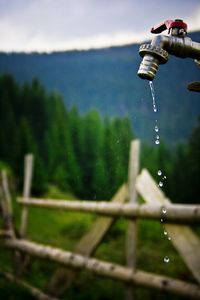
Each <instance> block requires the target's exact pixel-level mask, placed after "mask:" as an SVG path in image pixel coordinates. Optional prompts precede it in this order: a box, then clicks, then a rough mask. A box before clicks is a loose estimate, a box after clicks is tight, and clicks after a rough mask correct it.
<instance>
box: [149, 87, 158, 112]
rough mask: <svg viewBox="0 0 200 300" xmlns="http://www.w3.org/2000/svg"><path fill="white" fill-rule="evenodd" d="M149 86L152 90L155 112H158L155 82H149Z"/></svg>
mask: <svg viewBox="0 0 200 300" xmlns="http://www.w3.org/2000/svg"><path fill="white" fill-rule="evenodd" d="M149 86H150V89H151V95H152V99H153V111H154V112H157V108H156V98H155V90H154V86H153V82H152V81H149Z"/></svg>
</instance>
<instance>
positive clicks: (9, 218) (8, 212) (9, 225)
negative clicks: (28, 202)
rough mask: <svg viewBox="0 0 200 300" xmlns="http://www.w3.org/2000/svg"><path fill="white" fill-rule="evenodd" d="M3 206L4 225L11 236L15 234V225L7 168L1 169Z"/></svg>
mask: <svg viewBox="0 0 200 300" xmlns="http://www.w3.org/2000/svg"><path fill="white" fill-rule="evenodd" d="M1 180H2V182H1V185H2V190H1V194H2V195H1V197H2V198H1V208H2V215H3V219H4V226H5V229H6V231H7V233H8V235H9V236H14V235H15V234H14V227H13V209H12V200H11V196H10V191H9V187H8V177H7V173H6V171H5V170H2V171H1Z"/></svg>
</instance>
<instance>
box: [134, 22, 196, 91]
mask: <svg viewBox="0 0 200 300" xmlns="http://www.w3.org/2000/svg"><path fill="white" fill-rule="evenodd" d="M166 29H168V36H166V35H158V36H156V37H154V38H153V39H152V42H151V44H143V45H141V46H140V49H139V54H140V55H141V56H142V57H143V60H142V62H141V64H140V67H139V70H138V76H139V77H140V78H142V79H147V80H150V81H152V80H153V79H154V77H155V75H156V72H157V70H158V66H159V65H160V64H165V63H166V62H167V61H168V58H169V54H171V55H174V56H177V57H180V58H187V57H188V58H193V59H195V62H196V63H197V65H200V43H198V42H194V41H192V39H191V38H189V37H188V36H187V24H186V23H184V22H183V20H180V19H176V20H175V21H173V20H166V21H165V22H163V23H161V24H159V25H157V26H154V27H153V28H152V29H151V33H155V34H156V33H161V32H163V31H164V30H166ZM188 89H189V90H193V91H199V92H200V82H193V83H191V84H189V85H188Z"/></svg>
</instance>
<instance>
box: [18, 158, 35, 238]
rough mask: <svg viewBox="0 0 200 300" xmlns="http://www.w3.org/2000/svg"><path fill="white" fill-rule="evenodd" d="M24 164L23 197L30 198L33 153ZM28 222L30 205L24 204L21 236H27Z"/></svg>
mask: <svg viewBox="0 0 200 300" xmlns="http://www.w3.org/2000/svg"><path fill="white" fill-rule="evenodd" d="M24 161H25V164H24V186H23V198H24V200H26V201H27V200H28V198H29V197H30V193H31V181H32V174H33V154H27V155H26V156H25V160H24ZM27 223H28V207H26V206H24V207H23V210H22V216H21V226H20V236H21V237H22V238H24V237H25V236H26V231H27Z"/></svg>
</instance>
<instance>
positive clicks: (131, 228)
mask: <svg viewBox="0 0 200 300" xmlns="http://www.w3.org/2000/svg"><path fill="white" fill-rule="evenodd" d="M139 164H140V142H139V140H134V141H132V142H131V147H130V154H129V171H128V188H129V203H130V204H136V203H137V192H136V188H135V182H136V178H137V175H138V173H139ZM137 235H138V226H137V219H133V220H130V221H129V224H128V229H127V236H126V262H127V266H128V267H129V268H131V269H132V270H133V271H135V270H136V255H137V254H136V252H137ZM125 298H126V300H132V299H134V298H135V297H134V290H133V288H132V286H130V285H127V287H126V290H125Z"/></svg>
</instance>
